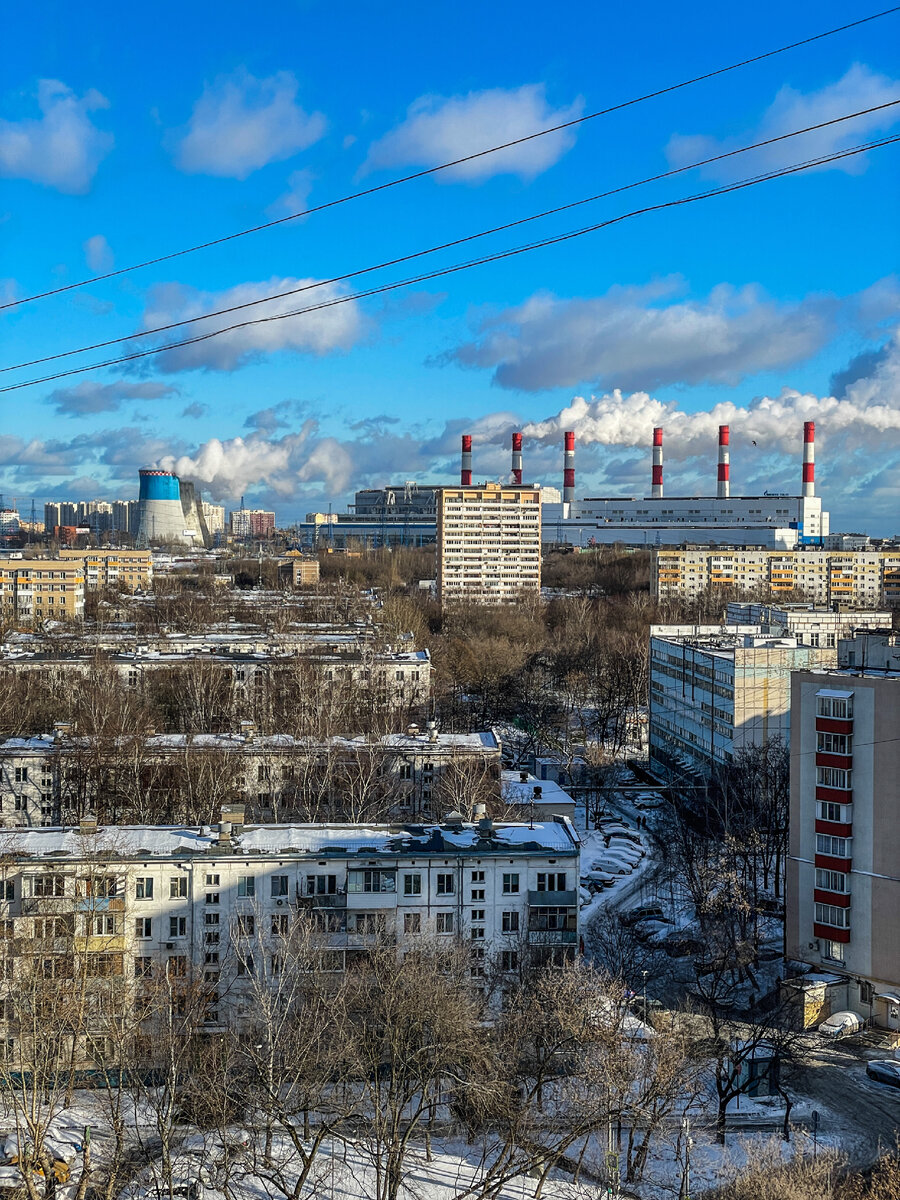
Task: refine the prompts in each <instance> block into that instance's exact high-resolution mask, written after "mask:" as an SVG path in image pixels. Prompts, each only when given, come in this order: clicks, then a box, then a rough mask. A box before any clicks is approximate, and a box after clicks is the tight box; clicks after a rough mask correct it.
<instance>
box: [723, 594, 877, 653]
mask: <svg viewBox="0 0 900 1200" xmlns="http://www.w3.org/2000/svg"><path fill="white" fill-rule="evenodd" d="M725 620H726V622H727V623H728V624H729V625H759V626H761V627H762V629H763V630H764V632H766V633H789V634H790V635H791V637H795V638H796V639H797V642H798V644H799V645H801V646H818V647H820V648H825V649H827V650H834V651H835V660H834V665H835V666H836V665H837V646H838V642H839V641H840V639H841V638H846V637H848V636H849V635H850V634H852V633H853V631H854V630H856V629H885V628H888V629H889V628H890V626H891V614H890V612H889V611H888V610H887V609H869V608H852V607H850V606H849V605H835V607H834V608H826V607H824V606H821V605H815V604H797V603H795V604H753V603H741V602H738V603H732V604H729V605H728V607H727V609H726V615H725Z"/></svg>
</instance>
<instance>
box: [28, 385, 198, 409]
mask: <svg viewBox="0 0 900 1200" xmlns="http://www.w3.org/2000/svg"><path fill="white" fill-rule="evenodd" d="M176 391H177V389H176V388H174V387H170V386H169V385H167V384H162V383H149V382H148V383H127V382H124V381H118V382H116V383H93V382H91V381H89V380H85V381H84V382H83V383H77V384H75V385H74V387H62V388H57V389H56V390H55V391H53V392H51V393H50V395H49V396H48V397H47V403H48V404H53V405H55V406H56V411H57V412H58V413H59V414H60V415H61V416H67V417H82V416H86V415H87V414H90V413H98V412H114V411H115V410H116V409H117V408H118V407H119V406H120V405H121V404H122V402H123V401H125V400H160V399H162V398H163V397H165V396H171V395H173V394H174V393H175V392H176Z"/></svg>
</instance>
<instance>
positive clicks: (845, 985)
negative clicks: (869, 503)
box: [786, 639, 900, 1030]
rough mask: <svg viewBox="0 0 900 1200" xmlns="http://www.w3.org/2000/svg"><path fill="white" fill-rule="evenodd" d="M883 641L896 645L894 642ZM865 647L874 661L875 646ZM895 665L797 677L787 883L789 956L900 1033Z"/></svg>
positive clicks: (849, 1005) (898, 676) (899, 719)
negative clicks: (827, 975) (825, 974)
mask: <svg viewBox="0 0 900 1200" xmlns="http://www.w3.org/2000/svg"><path fill="white" fill-rule="evenodd" d="M860 640H862V639H860ZM864 640H866V641H868V640H869V639H864ZM857 644H858V642H857ZM888 648H889V649H890V650H891V653H892V656H893V655H896V654H898V653H900V645H898V644H897V642H896V639H894V645H893V646H892V647H888ZM866 654H867V657H868V658H876V659H877V653H876V647H875V646H871V647H868V648H867V652H866ZM898 665H900V664H898V660H897V659H896V658H893V661H892V662H891V663H890V665H887V666H885V667H882V668H878V667H874V666H873V667H867V668H866V669H865V670H862V669H860V670H853V669H838V670H835V671H828V672H823V671H818V672H812V671H800V672H798V673H797V674H795V675H794V677H793V679H792V697H791V709H792V727H793V732H792V741H791V800H790V805H791V807H790V851H789V854H790V857H789V860H788V869H787V883H786V954H787V957H788V958H791V959H794V960H798V961H800V962H804V963H807V964H809V966H810V968H811V969H812V971H813V972H819V973H820V972H828V973H831V974H833V975H834V977H835V979H836V980H837V981H839V983H840V986H837V985H836V984H832V986H831V987H830V988H829V989H828V990H829V993H830V995H831V1001H830V1005H829V1007H830V1008H831V1009H832V1010H834V1009H837V1008H841V1009H852V1010H853V1011H855V1012H857V1013H858V1014H859V1015H860V1016H861V1017H863V1018H864V1019H867V1020H869V1019H871V1020H873V1021H874V1022H875V1024H877V1025H881V1026H885V1027H887V1028H890V1029H894V1030H900V922H898V919H897V914H898V912H900V822H898V820H897V804H896V797H897V779H898V778H900V741H898V737H897V731H898V729H900V670H898ZM800 979H801V981H802V976H801V977H800ZM820 1015H821V1014H820ZM824 1015H827V1012H826V1013H825V1014H824Z"/></svg>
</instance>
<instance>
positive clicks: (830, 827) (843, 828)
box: [816, 820, 853, 837]
mask: <svg viewBox="0 0 900 1200" xmlns="http://www.w3.org/2000/svg"><path fill="white" fill-rule="evenodd" d="M816 833H830V834H831V836H832V837H852V836H853V826H852V825H851V824H850V823H849V821H819V820H816Z"/></svg>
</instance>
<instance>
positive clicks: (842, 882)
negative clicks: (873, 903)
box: [816, 867, 850, 892]
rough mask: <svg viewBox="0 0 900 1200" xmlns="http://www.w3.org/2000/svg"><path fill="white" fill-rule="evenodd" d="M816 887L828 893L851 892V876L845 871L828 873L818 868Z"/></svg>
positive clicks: (822, 868)
mask: <svg viewBox="0 0 900 1200" xmlns="http://www.w3.org/2000/svg"><path fill="white" fill-rule="evenodd" d="M816 887H817V888H823V889H824V890H825V891H826V892H849V891H850V876H849V875H847V874H845V872H843V871H827V870H825V868H824V867H816Z"/></svg>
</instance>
